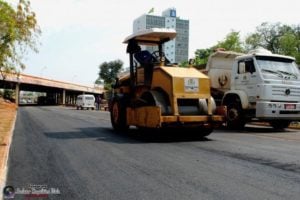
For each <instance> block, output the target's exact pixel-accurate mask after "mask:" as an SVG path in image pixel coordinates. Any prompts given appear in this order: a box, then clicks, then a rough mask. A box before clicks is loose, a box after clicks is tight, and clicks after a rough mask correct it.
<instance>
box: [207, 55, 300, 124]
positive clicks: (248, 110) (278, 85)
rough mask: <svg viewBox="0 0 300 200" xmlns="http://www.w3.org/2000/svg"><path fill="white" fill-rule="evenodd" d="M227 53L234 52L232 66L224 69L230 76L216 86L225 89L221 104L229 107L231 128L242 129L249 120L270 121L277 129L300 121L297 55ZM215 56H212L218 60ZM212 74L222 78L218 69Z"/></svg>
mask: <svg viewBox="0 0 300 200" xmlns="http://www.w3.org/2000/svg"><path fill="white" fill-rule="evenodd" d="M221 54H224V55H226V52H221V53H220V55H221ZM227 54H230V55H234V56H233V59H231V62H232V67H231V69H230V68H229V67H228V68H226V69H225V70H224V69H223V70H221V71H222V73H223V77H224V76H226V77H227V80H228V83H227V85H226V86H227V87H226V88H225V87H223V88H222V86H221V85H220V83H219V84H218V83H217V84H215V87H217V88H219V89H223V92H224V94H223V95H222V100H221V103H222V104H223V105H226V106H227V107H228V114H227V123H228V125H229V126H230V127H240V128H241V127H243V126H244V125H245V123H246V122H247V121H267V122H269V123H270V125H271V126H273V127H274V128H276V129H283V128H286V127H288V125H289V124H290V122H291V121H297V120H300V73H299V69H298V67H297V65H296V64H295V59H294V58H292V57H289V56H284V55H278V54H272V53H271V52H270V51H267V50H265V49H256V50H253V51H250V52H249V53H248V54H233V53H227ZM216 55H217V53H216V54H215V55H214V56H215V58H213V57H211V58H210V59H216V58H217V57H218V56H216ZM210 62H215V63H216V61H210ZM214 66H215V65H214ZM210 68H214V67H213V66H212V65H211V66H210ZM207 70H209V69H207ZM219 73H220V71H219ZM210 74H211V76H212V77H213V78H214V79H216V78H217V77H218V79H219V80H220V79H222V76H220V74H218V75H217V74H216V72H212V71H211V72H210ZM216 76H217V77H216ZM223 79H224V78H223ZM229 80H230V82H229ZM224 86H225V85H224Z"/></svg>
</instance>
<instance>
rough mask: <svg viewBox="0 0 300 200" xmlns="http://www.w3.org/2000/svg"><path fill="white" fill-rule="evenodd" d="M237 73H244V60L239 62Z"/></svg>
mask: <svg viewBox="0 0 300 200" xmlns="http://www.w3.org/2000/svg"><path fill="white" fill-rule="evenodd" d="M238 73H239V74H244V73H246V66H245V63H244V62H240V63H239V71H238Z"/></svg>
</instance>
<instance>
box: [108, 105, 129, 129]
mask: <svg viewBox="0 0 300 200" xmlns="http://www.w3.org/2000/svg"><path fill="white" fill-rule="evenodd" d="M110 119H111V124H112V127H113V128H114V129H115V130H116V131H126V130H128V128H129V126H128V125H127V122H126V108H125V106H123V105H122V103H121V102H120V100H118V99H115V100H114V101H113V102H112V109H111V112H110Z"/></svg>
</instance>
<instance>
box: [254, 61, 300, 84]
mask: <svg viewBox="0 0 300 200" xmlns="http://www.w3.org/2000/svg"><path fill="white" fill-rule="evenodd" d="M256 61H257V64H258V68H259V69H260V70H261V72H262V74H263V77H264V78H266V79H271V78H272V79H274V78H276V77H277V78H279V79H282V78H284V79H299V78H300V73H299V69H298V67H297V66H296V64H295V62H294V61H293V60H291V59H287V58H279V57H272V56H256Z"/></svg>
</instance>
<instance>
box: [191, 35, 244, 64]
mask: <svg viewBox="0 0 300 200" xmlns="http://www.w3.org/2000/svg"><path fill="white" fill-rule="evenodd" d="M219 48H221V49H225V50H227V51H236V52H244V48H243V45H242V42H241V39H240V33H239V32H237V31H231V32H230V33H228V34H227V35H226V37H225V38H224V40H222V41H219V42H218V43H217V44H216V45H214V46H212V47H210V48H207V49H197V50H196V52H195V60H194V65H195V66H196V68H198V69H203V68H205V65H206V63H207V61H208V57H209V55H210V54H211V53H212V52H214V51H215V50H216V49H219Z"/></svg>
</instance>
